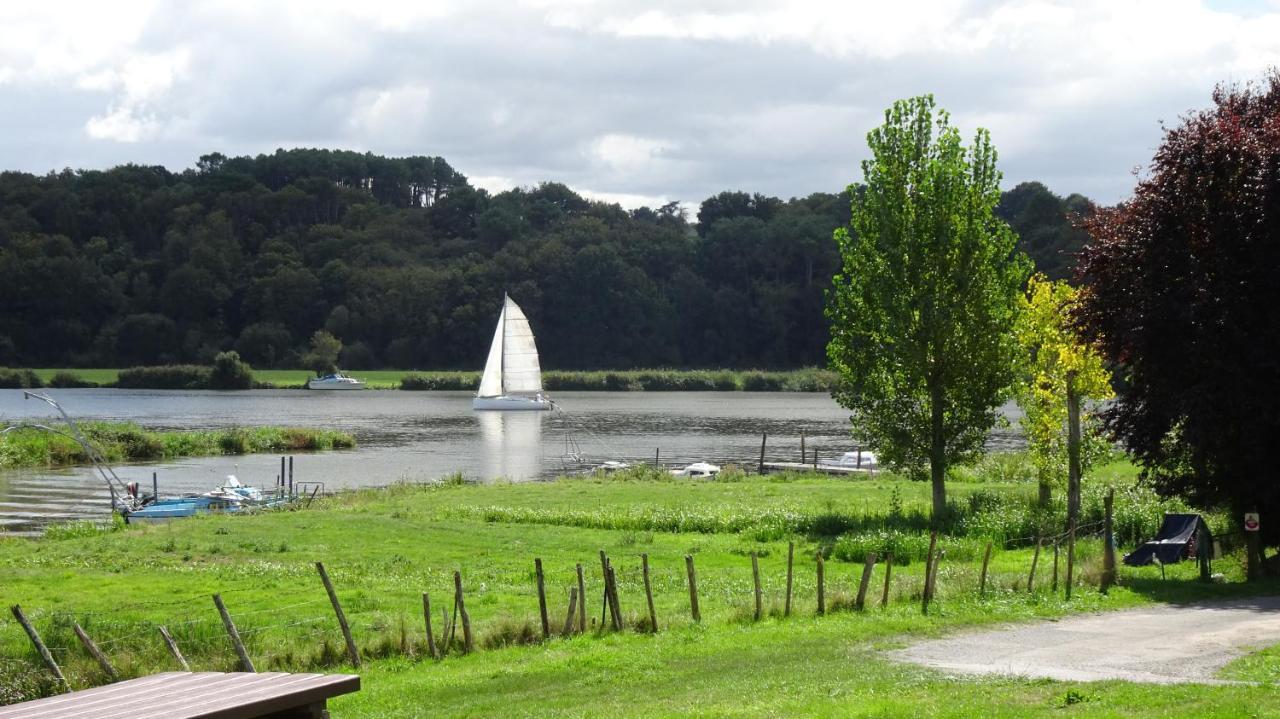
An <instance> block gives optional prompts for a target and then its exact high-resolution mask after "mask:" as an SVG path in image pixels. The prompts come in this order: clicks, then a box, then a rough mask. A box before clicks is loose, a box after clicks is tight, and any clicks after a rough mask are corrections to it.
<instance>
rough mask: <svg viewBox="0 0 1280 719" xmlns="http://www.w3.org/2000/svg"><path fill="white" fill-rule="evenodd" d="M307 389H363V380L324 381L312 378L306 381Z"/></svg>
mask: <svg viewBox="0 0 1280 719" xmlns="http://www.w3.org/2000/svg"><path fill="white" fill-rule="evenodd" d="M307 389H324V390H345V389H364V382H325V381H322V380H314V379H313V380H310V381H308V382H307Z"/></svg>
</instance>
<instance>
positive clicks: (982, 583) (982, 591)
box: [978, 542, 991, 597]
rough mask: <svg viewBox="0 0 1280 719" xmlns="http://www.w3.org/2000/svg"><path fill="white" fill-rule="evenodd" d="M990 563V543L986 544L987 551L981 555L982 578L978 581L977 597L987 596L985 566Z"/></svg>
mask: <svg viewBox="0 0 1280 719" xmlns="http://www.w3.org/2000/svg"><path fill="white" fill-rule="evenodd" d="M990 563H991V542H987V551H986V552H985V553H984V554H983V555H982V578H981V579H979V580H978V596H979V597H985V596H987V565H988V564H990Z"/></svg>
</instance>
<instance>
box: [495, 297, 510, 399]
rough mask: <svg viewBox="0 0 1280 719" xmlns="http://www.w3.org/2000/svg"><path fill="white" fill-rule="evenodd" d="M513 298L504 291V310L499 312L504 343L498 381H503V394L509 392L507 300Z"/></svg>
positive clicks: (500, 353) (499, 359)
mask: <svg viewBox="0 0 1280 719" xmlns="http://www.w3.org/2000/svg"><path fill="white" fill-rule="evenodd" d="M510 299H511V298H509V297H507V293H506V292H503V293H502V312H501V313H499V314H498V324H499V325H501V326H502V345H501V346H500V347H499V349H498V382H499V383H501V384H500V386H501V387H502V394H503V396H506V394H507V302H509V301H510Z"/></svg>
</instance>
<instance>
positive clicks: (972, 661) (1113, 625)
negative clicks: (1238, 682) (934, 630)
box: [892, 597, 1280, 683]
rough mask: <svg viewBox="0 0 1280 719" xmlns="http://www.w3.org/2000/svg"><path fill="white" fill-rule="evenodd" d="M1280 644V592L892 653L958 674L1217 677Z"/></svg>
mask: <svg viewBox="0 0 1280 719" xmlns="http://www.w3.org/2000/svg"><path fill="white" fill-rule="evenodd" d="M1276 643H1280V597H1258V598H1254V599H1242V600H1233V601H1228V602H1214V603H1195V604H1183V605H1161V606H1156V607H1149V608H1143V609H1131V610H1126V611H1120V612H1108V613H1104V614H1090V615H1084V616H1076V617H1067V618H1064V619H1060V620H1057V621H1045V622H1038V623H1035V624H1021V625H1016V626H1008V627H1004V628H1001V629H997V630H986V631H982V632H967V633H964V634H957V635H955V636H952V637H948V638H945V639H935V640H930V641H926V642H922V643H919V644H915V645H913V646H910V647H907V648H906V649H903V650H900V651H896V652H893V654H892V656H894V657H896V658H898V659H901V660H904V661H909V662H915V663H917V664H924V665H926V666H930V667H935V668H938V669H942V670H947V671H951V672H955V673H961V674H1009V675H1016V676H1026V677H1048V678H1051V679H1060V680H1071V681H1095V680H1102V679H1125V680H1128V681H1134V682H1157V683H1174V682H1203V683H1220V682H1221V680H1217V679H1214V674H1215V673H1217V671H1218V670H1219V669H1221V668H1222V666H1223V665H1225V664H1226V663H1227V662H1229V661H1231V660H1232V659H1235V658H1236V657H1238V656H1240V655H1242V654H1245V653H1247V652H1248V651H1250V649H1253V648H1261V647H1264V646H1267V645H1270V644H1276Z"/></svg>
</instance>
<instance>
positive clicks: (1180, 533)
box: [1124, 514, 1213, 567]
mask: <svg viewBox="0 0 1280 719" xmlns="http://www.w3.org/2000/svg"><path fill="white" fill-rule="evenodd" d="M1200 530H1203V532H1204V535H1203V536H1204V539H1203V541H1204V543H1205V546H1204V548H1203V551H1209V548H1210V547H1212V546H1213V537H1212V535H1210V534H1209V525H1207V524H1205V522H1204V518H1203V517H1201V516H1200V515H1198V514H1166V515H1164V524H1161V525H1160V532H1159V533H1158V534H1156V538H1155V539H1153V540H1151V541H1150V542H1147V543H1146V544H1144V545H1142V546H1141V547H1138V548H1137V549H1135V550H1133V552H1132V553H1131V554H1127V555H1125V558H1124V563H1125V564H1128V565H1129V566H1131V567H1141V566H1143V565H1144V564H1151V562H1152V561H1153V560H1155V559H1159V560H1160V563H1161V564H1173V563H1174V562H1179V561H1182V560H1183V559H1190V558H1192V557H1195V556H1196V554H1197V550H1198V549H1200V548H1198V547H1197V542H1199V541H1201V540H1200V539H1199V538H1198V537H1197V534H1198V532H1199V531H1200Z"/></svg>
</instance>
